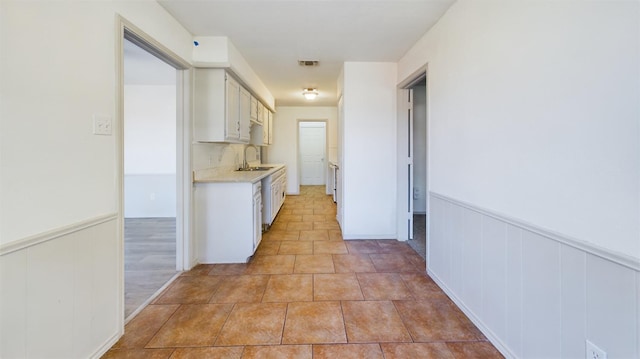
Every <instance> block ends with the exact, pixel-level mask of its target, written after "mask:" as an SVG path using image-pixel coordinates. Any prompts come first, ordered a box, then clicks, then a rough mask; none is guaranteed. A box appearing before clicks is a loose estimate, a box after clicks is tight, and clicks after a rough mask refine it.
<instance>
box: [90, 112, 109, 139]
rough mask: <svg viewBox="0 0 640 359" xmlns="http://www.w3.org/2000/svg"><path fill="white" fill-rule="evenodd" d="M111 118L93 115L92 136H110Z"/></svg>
mask: <svg viewBox="0 0 640 359" xmlns="http://www.w3.org/2000/svg"><path fill="white" fill-rule="evenodd" d="M111 132H112V130H111V116H107V115H93V134H94V135H103V136H111Z"/></svg>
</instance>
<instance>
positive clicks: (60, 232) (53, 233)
mask: <svg viewBox="0 0 640 359" xmlns="http://www.w3.org/2000/svg"><path fill="white" fill-rule="evenodd" d="M117 219H118V214H117V213H109V214H105V215H102V216H98V217H94V218H90V219H86V220H84V221H80V222H76V223H73V224H70V225H68V226H64V227H59V228H56V229H52V230H50V231H46V232H42V233H38V234H35V235H33V236H29V237H26V238H23V239H18V240H16V241H13V242H9V243H6V244H3V245H0V256H4V255H6V254H9V253H13V252H16V251H19V250H22V249H25V248H29V247H32V246H35V245H38V244H40V243H43V242H47V241H50V240H52V239H56V238H60V237H63V236H66V235H69V234H72V233H75V232H79V231H81V230H83V229H87V228H90V227H94V226H97V225H99V224H102V223H106V222H110V221H114V220H117Z"/></svg>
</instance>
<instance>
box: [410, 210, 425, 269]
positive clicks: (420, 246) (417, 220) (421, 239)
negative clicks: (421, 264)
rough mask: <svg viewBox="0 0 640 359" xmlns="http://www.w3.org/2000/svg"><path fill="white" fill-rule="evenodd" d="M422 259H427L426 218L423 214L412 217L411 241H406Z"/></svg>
mask: <svg viewBox="0 0 640 359" xmlns="http://www.w3.org/2000/svg"><path fill="white" fill-rule="evenodd" d="M407 244H409V245H410V246H411V248H413V250H414V251H416V252H417V253H418V254H419V255H420V256H421V257H422V258H423V259H426V258H427V216H426V215H424V214H414V215H413V239H412V240H409V241H407Z"/></svg>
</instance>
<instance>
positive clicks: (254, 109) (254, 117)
mask: <svg viewBox="0 0 640 359" xmlns="http://www.w3.org/2000/svg"><path fill="white" fill-rule="evenodd" d="M249 117H250V118H251V121H253V122H258V99H257V98H255V97H253V96H251V112H250V114H249Z"/></svg>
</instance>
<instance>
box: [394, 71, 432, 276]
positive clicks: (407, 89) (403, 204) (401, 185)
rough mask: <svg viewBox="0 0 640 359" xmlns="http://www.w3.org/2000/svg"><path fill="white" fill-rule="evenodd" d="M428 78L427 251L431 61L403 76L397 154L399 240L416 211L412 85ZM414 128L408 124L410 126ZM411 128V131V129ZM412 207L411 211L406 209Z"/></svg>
mask: <svg viewBox="0 0 640 359" xmlns="http://www.w3.org/2000/svg"><path fill="white" fill-rule="evenodd" d="M423 79H426V89H427V98H426V101H427V102H426V104H427V106H426V107H427V108H426V117H427V118H426V127H427V136H426V139H425V140H426V152H427V153H426V162H427V163H426V171H427V175H426V180H425V186H426V191H425V192H426V193H425V201H426V212H427V213H426V227H427V228H426V229H427V230H426V239H425V240H426V247H427V251H428V250H429V243H430V240H429V227H430V217H431V211H430V204H431V201H430V199H429V194H430V186H431V180H430V179H431V169H430V167H429V165H430V161H429V153H430V146H431V141H430V139H429V137H430V135H431V131H430V121H429V119H430V117H431V115H430V101H429V95H430V91H429V71H428V64H425V65H424V66H422V67H420V68H419V69H418V70H416V71H415V72H413V73H412V74H411V75H409V76H407V77H406V78H405V79H404V80H402V81H401V82H400V83H399V84H398V119H397V125H398V131H397V136H398V137H397V140H398V154H397V156H398V158H397V163H398V166H397V186H398V187H397V191H398V192H397V196H396V198H397V213H398V221H397V228H398V240H400V241H406V240H408V239H410V238H411V232H412V228H411V229H410V228H408V227H409V226H408V225H407V222H409V223H411V225H413V218H408V217H409V216H412V215H413V195H412V193H413V189H412V188H408V183H409V181H411V182H413V178H409V176H413V171H412V169H413V140H411V139H409V138H408V136H409V135H408V134H409V133H410V134H411V136H413V129H412V127H413V123H410V124H409V123H408V122H407V110H408V109H409V106H411V112H413V108H412V107H413V98H412V92H413V91H411V88H412V87H413V86H414V85H415V84H417V83H418V82H420V81H422V80H423ZM410 116H411V121H413V113H411V114H410ZM409 126H410V127H411V128H408V127H409ZM409 130H411V132H409ZM407 148H409V152H410V156H409V158H407V155H406V154H407ZM407 165H410V166H411V170H410V171H407ZM407 208H409V211H407ZM425 269H426V268H425Z"/></svg>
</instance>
